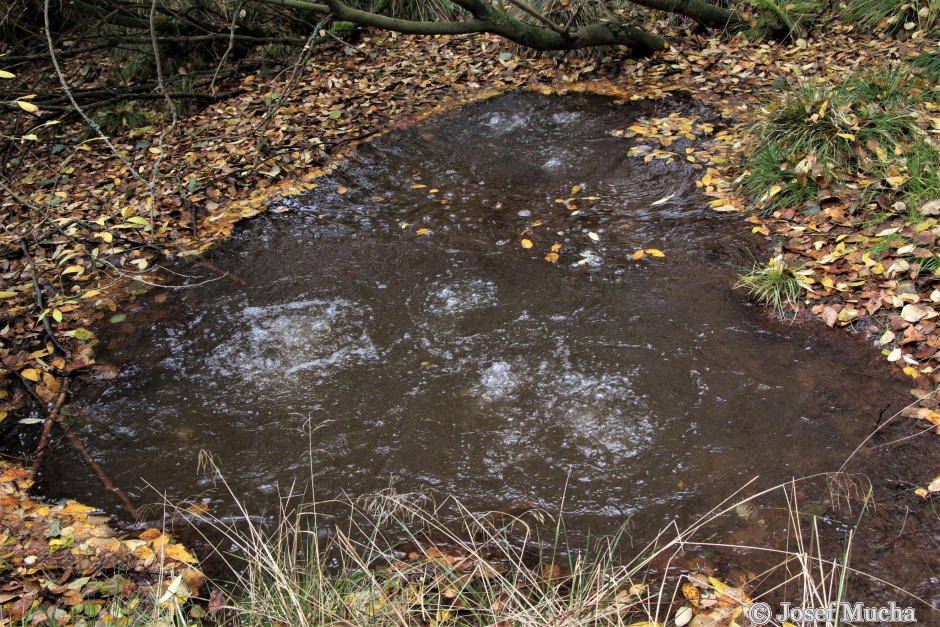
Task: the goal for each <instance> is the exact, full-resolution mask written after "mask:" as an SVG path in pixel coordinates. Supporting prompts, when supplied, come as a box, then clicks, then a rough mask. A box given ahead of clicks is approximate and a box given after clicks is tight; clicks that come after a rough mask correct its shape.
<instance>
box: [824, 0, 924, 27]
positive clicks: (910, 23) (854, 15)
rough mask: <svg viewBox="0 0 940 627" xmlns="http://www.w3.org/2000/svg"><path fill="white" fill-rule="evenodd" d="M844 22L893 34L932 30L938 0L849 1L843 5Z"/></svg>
mask: <svg viewBox="0 0 940 627" xmlns="http://www.w3.org/2000/svg"><path fill="white" fill-rule="evenodd" d="M842 6H843V8H842V15H843V17H845V18H846V19H849V20H851V21H853V22H857V23H859V24H862V25H863V26H867V27H869V28H873V29H877V30H880V31H884V32H886V33H888V34H892V35H896V34H898V33H900V32H902V31H905V30H913V29H915V28H917V29H921V30H926V31H928V32H931V31H936V29H937V20H938V18H940V0H923V1H921V2H910V0H851V1H850V2H845V3H843V5H842Z"/></svg>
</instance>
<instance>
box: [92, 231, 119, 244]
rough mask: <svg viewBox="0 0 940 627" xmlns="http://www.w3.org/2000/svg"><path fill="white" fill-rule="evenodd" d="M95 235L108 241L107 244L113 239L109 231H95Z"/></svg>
mask: <svg viewBox="0 0 940 627" xmlns="http://www.w3.org/2000/svg"><path fill="white" fill-rule="evenodd" d="M95 237H100V238H101V239H103V240H104V241H106V242H107V243H109V244H110V243H111V242H113V241H114V236H113V235H111V233H109V232H108V231H102V232H100V233H95Z"/></svg>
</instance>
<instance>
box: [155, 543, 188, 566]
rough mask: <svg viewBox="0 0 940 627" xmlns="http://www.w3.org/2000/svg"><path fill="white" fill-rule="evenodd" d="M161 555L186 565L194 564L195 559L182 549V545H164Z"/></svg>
mask: <svg viewBox="0 0 940 627" xmlns="http://www.w3.org/2000/svg"><path fill="white" fill-rule="evenodd" d="M163 554H164V555H166V556H167V557H169V558H170V559H174V560H176V561H177V562H185V563H187V564H195V563H196V558H195V557H193V556H192V555H190V554H189V552H188V551H186V549H185V548H183V545H182V544H164V545H163Z"/></svg>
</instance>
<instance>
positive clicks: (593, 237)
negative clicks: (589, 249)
mask: <svg viewBox="0 0 940 627" xmlns="http://www.w3.org/2000/svg"><path fill="white" fill-rule="evenodd" d="M588 237H590V238H591V239H592V240H594V241H595V242H599V241H601V237H600V235H598V234H597V233H595V232H594V231H591V232H590V233H588Z"/></svg>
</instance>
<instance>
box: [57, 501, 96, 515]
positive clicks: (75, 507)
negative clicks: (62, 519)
mask: <svg viewBox="0 0 940 627" xmlns="http://www.w3.org/2000/svg"><path fill="white" fill-rule="evenodd" d="M93 511H95V508H94V507H88V506H87V505H82V504H81V503H77V502H75V501H69V502H68V503H67V504H66V505H65V507H63V508H62V510H61V512H62V513H63V514H87V513H88V512H93Z"/></svg>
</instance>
